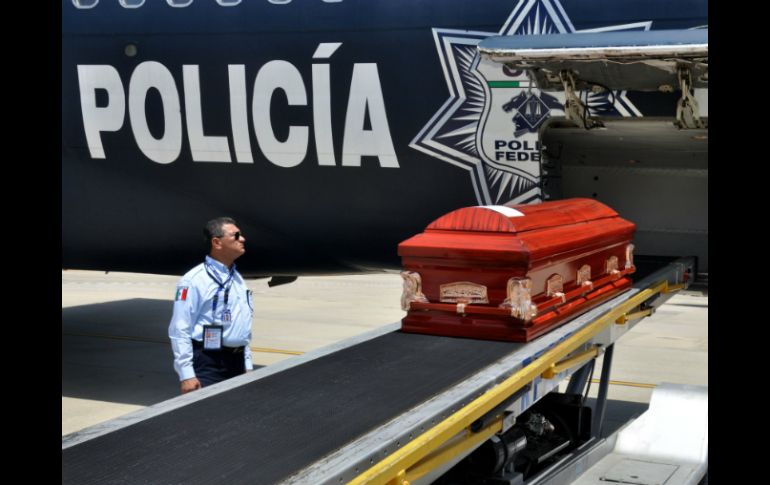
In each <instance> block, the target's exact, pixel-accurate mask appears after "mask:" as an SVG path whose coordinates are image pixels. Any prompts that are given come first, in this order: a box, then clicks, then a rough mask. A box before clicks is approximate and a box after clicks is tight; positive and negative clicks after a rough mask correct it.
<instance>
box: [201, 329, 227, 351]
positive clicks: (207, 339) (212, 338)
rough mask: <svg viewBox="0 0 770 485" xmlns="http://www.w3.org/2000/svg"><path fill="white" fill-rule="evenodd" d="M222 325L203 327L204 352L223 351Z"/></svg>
mask: <svg viewBox="0 0 770 485" xmlns="http://www.w3.org/2000/svg"><path fill="white" fill-rule="evenodd" d="M222 328H223V327H222V325H204V326H203V350H220V349H222Z"/></svg>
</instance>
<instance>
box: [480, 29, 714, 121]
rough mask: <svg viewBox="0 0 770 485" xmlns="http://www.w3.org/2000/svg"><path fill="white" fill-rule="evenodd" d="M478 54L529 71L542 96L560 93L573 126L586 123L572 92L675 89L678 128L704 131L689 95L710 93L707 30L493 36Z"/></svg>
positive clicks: (583, 113)
mask: <svg viewBox="0 0 770 485" xmlns="http://www.w3.org/2000/svg"><path fill="white" fill-rule="evenodd" d="M478 49H479V52H480V54H481V56H482V57H484V58H487V59H490V60H492V61H495V62H500V63H504V64H505V65H506V66H508V68H510V69H514V70H521V69H523V70H527V71H530V72H531V73H532V76H533V78H534V81H535V84H536V85H537V87H538V88H540V89H542V90H545V91H549V90H550V91H553V90H557V91H558V90H564V91H565V93H566V95H567V105H565V110H566V112H567V117H568V118H571V119H573V120H574V121H580V120H581V119H582V120H585V118H586V116H585V108H584V106H581V105H582V103H581V102H580V100H579V98H578V97H577V95H576V94H575V91H579V90H589V89H591V90H597V89H599V90H601V89H606V90H633V91H662V92H673V91H674V90H677V89H678V90H680V91H681V92H682V93H683V94H682V99H680V101H679V105H678V107H677V122H678V124H679V125H680V127H682V128H685V127H687V128H696V127H697V128H702V127H703V124H702V121H701V120H700V116H699V113H698V105H697V101H696V100H695V98H694V96H692V90H693V89H694V88H708V29H707V28H703V29H691V30H652V31H633V32H592V33H570V34H549V35H531V36H522V35H506V36H493V37H489V38H487V39H484V40H482V41H481V42H480V43H479V45H478ZM568 105H571V106H568ZM585 127H586V128H589V127H590V126H585Z"/></svg>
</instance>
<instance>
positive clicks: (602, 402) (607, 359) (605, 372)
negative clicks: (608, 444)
mask: <svg viewBox="0 0 770 485" xmlns="http://www.w3.org/2000/svg"><path fill="white" fill-rule="evenodd" d="M614 350H615V344H612V345H610V346H608V347H607V348H606V349H605V351H604V362H603V363H602V377H601V381H600V382H599V394H598V395H597V396H596V409H595V411H594V422H593V433H591V434H592V435H593V436H596V437H599V436H601V434H602V426H603V425H604V411H605V409H606V408H607V388H608V387H609V385H610V368H611V367H612V353H613V351H614Z"/></svg>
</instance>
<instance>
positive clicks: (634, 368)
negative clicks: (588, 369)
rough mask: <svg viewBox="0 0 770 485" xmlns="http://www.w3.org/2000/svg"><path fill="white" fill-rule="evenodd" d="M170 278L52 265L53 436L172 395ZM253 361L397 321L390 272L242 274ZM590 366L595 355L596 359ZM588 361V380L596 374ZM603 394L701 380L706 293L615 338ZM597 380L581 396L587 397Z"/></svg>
mask: <svg viewBox="0 0 770 485" xmlns="http://www.w3.org/2000/svg"><path fill="white" fill-rule="evenodd" d="M177 280H178V278H177V277H175V276H158V275H148V274H133V273H108V274H105V273H103V272H93V271H72V270H69V271H62V435H65V434H69V433H72V432H74V431H78V430H80V429H83V428H86V427H88V426H91V425H94V424H97V423H100V422H103V421H107V420H110V419H112V418H115V417H117V416H121V415H124V414H126V413H129V412H131V411H134V410H137V409H141V408H143V407H146V406H149V405H152V404H155V403H158V402H161V401H164V400H166V399H169V398H172V397H174V396H176V395H178V393H179V384H178V379H177V376H176V374H175V372H174V370H173V366H172V354H171V347H170V345H169V343H168V337H167V333H166V332H167V327H168V321H169V318H170V317H171V308H172V302H173V297H174V291H175V286H176V282H177ZM248 285H249V287H250V288H251V289H252V290H253V291H254V305H255V319H254V324H253V332H252V334H253V338H252V355H253V360H254V363H255V365H262V366H264V365H270V364H272V363H275V362H278V361H281V360H283V359H287V358H291V357H292V356H294V355H299V354H301V353H303V352H307V351H310V350H313V349H316V348H319V347H322V346H325V345H328V344H331V343H333V342H337V341H339V340H343V339H346V338H348V337H352V336H354V335H358V334H361V333H363V332H366V331H367V330H370V329H373V328H376V327H379V326H382V325H387V324H390V323H393V322H396V321H398V320H400V319H401V318H402V317H403V315H404V312H403V311H402V310H401V308H400V296H401V277H400V276H399V275H397V274H377V275H353V276H334V277H301V278H299V279H298V280H297V281H296V282H294V283H290V284H288V285H283V286H278V287H274V288H269V287H268V286H267V280H266V279H261V280H251V281H249V282H248ZM598 364H599V365H600V364H601V362H599V363H598ZM599 371H600V367H599V366H597V368H596V371H595V375H594V377H595V378H598V376H599ZM610 378H611V385H610V389H609V398H610V399H615V400H621V401H628V402H636V403H646V402H649V399H650V395H651V393H652V389H653V388H654V386H655V385H656V384H659V383H660V382H676V383H684V384H697V385H708V292H707V291H686V292H683V293H681V294H678V295H676V296H674V297H672V298H671V299H670V300H669V301H668V303H666V304H665V305H663V306H662V307H660V308H659V309H658V311H657V312H656V314H655V315H653V316H652V317H650V318H647V319H645V320H644V321H642V322H640V323H639V324H638V325H637V326H636V327H635V328H634V329H633V330H631V331H630V332H629V333H628V334H627V335H625V336H624V337H623V338H621V339H620V341H619V342H618V343H617V344H616V349H615V356H614V365H613V371H612V374H611V376H610ZM597 387H598V386H597V385H593V386H592V389H591V392H590V393H589V395H591V396H595V394H596V389H597Z"/></svg>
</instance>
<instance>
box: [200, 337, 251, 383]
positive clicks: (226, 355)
mask: <svg viewBox="0 0 770 485" xmlns="http://www.w3.org/2000/svg"><path fill="white" fill-rule="evenodd" d="M196 344H198V342H195V341H193V369H195V377H197V378H198V380H199V381H200V383H201V386H202V387H206V386H210V385H211V384H216V383H217V382H221V381H224V380H225V379H229V378H231V377H235V376H239V375H241V374H243V373H244V372H246V369H245V364H244V362H243V347H240V349H239V350H234V349H232V348H229V347H226V348H224V349H222V350H203V344H198V345H196Z"/></svg>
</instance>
